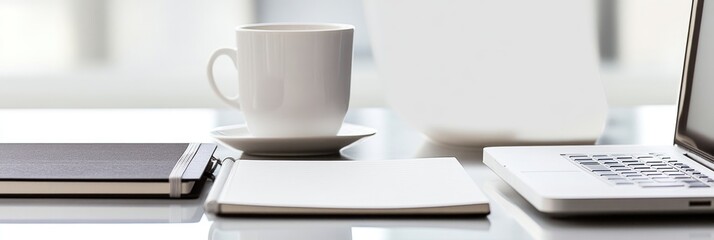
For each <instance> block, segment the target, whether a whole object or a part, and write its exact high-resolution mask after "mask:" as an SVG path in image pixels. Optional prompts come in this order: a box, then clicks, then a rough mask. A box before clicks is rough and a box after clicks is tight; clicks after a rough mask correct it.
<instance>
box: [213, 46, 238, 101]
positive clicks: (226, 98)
mask: <svg viewBox="0 0 714 240" xmlns="http://www.w3.org/2000/svg"><path fill="white" fill-rule="evenodd" d="M221 55H226V56H228V57H230V58H231V61H233V65H234V66H237V64H236V63H237V62H238V61H237V59H236V49H232V48H221V49H218V50H216V51H215V52H213V55H211V59H210V60H208V67H207V69H206V73H207V74H208V83H209V84H210V85H211V89H213V92H215V93H216V94H217V95H218V97H220V98H221V100H223V101H224V102H226V103H228V104H230V105H231V106H234V107H236V108H238V109H240V102H239V101H238V94H236V95H235V96H232V97H231V96H226V95H224V94H223V93H222V92H221V90H219V89H218V85H217V84H216V80H215V79H214V78H213V63H214V62H215V61H216V59H217V58H218V57H220V56H221Z"/></svg>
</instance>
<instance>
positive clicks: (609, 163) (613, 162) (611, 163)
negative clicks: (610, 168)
mask: <svg viewBox="0 0 714 240" xmlns="http://www.w3.org/2000/svg"><path fill="white" fill-rule="evenodd" d="M602 164H605V165H613V164H620V163H619V162H616V161H604V162H602Z"/></svg>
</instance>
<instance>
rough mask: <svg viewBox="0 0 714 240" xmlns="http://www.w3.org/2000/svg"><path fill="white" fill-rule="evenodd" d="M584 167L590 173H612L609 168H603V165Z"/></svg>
mask: <svg viewBox="0 0 714 240" xmlns="http://www.w3.org/2000/svg"><path fill="white" fill-rule="evenodd" d="M583 167H585V168H587V169H588V170H590V171H610V169H609V168H607V167H605V166H603V165H600V164H598V165H583Z"/></svg>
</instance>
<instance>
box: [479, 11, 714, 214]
mask: <svg viewBox="0 0 714 240" xmlns="http://www.w3.org/2000/svg"><path fill="white" fill-rule="evenodd" d="M483 159H484V160H483V161H484V163H485V164H486V165H487V166H488V167H489V168H491V169H492V170H493V171H494V172H495V173H496V174H497V175H498V176H500V177H501V178H502V179H503V180H504V181H506V182H507V183H508V184H509V185H511V187H513V188H514V189H515V190H516V191H517V192H518V193H519V194H521V195H522V196H523V197H524V198H525V199H526V200H528V202H530V203H531V204H532V205H533V206H534V207H535V208H536V209H538V210H539V211H541V212H545V213H550V214H559V215H577V214H609V213H706V212H714V206H713V205H712V201H714V171H712V169H714V1H705V0H695V1H694V2H693V4H692V15H691V18H690V25H689V34H688V37H687V48H686V54H685V60H684V70H683V74H682V83H681V88H680V100H679V108H678V111H677V125H676V132H675V136H674V143H673V145H672V146H618V145H610V146H607V145H600V146H541V147H487V148H484V156H483Z"/></svg>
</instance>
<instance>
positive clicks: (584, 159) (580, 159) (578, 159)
mask: <svg viewBox="0 0 714 240" xmlns="http://www.w3.org/2000/svg"><path fill="white" fill-rule="evenodd" d="M592 160H593V159H592V158H574V159H573V161H576V162H581V161H592Z"/></svg>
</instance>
